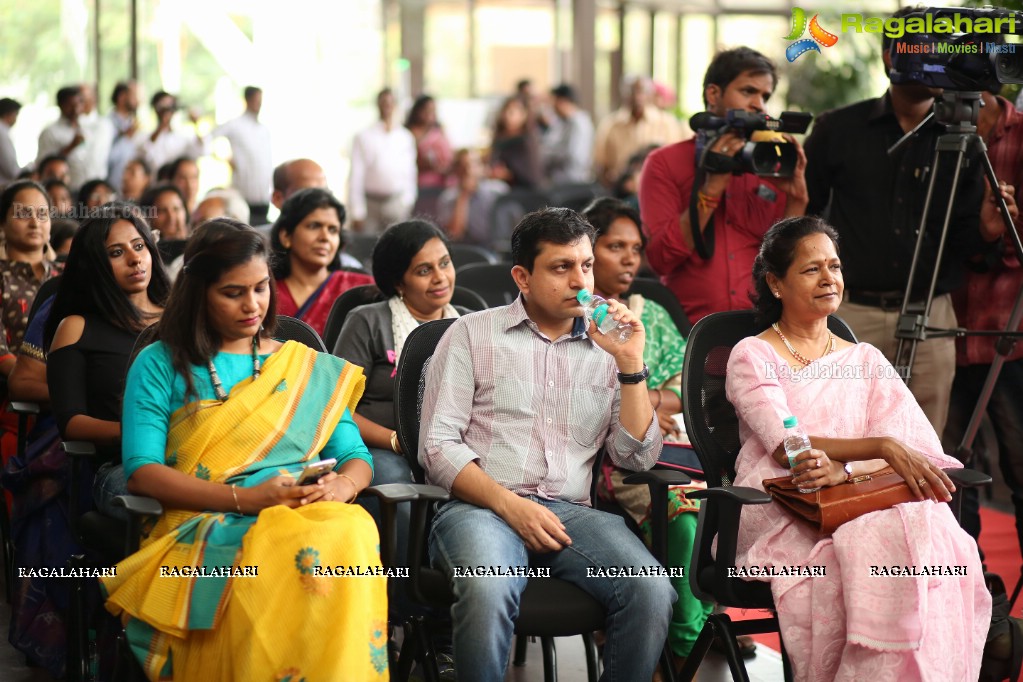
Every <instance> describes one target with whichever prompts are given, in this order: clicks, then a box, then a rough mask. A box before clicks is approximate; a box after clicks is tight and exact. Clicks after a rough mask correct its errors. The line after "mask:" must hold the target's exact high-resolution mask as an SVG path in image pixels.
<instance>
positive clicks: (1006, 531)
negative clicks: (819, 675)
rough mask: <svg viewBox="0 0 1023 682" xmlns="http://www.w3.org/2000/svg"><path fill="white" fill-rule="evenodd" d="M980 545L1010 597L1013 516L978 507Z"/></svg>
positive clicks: (734, 613)
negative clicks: (1003, 582) (1000, 577)
mask: <svg viewBox="0 0 1023 682" xmlns="http://www.w3.org/2000/svg"><path fill="white" fill-rule="evenodd" d="M980 523H981V533H980V546H981V549H983V550H984V560H985V563H986V564H987V569H988V570H989V571H993V572H994V573H997V574H998V575H1000V576H1002V580H1004V581H1005V588H1006V589H1007V590H1008V591H1009V596H1010V597H1011V596H1012V590H1013V587H1015V585H1016V581H1017V580H1019V575H1020V565H1021V562H1023V559H1021V557H1020V548H1019V541H1018V540H1017V539H1016V519H1015V517H1013V516H1012V515H1011V514H1004V513H1002V512H999V511H995V510H993V509H987V508H985V507H981V509H980ZM765 613H766V612H764V611H740V610H738V609H728V615H730V616H731V617H732V620H746V619H747V618H762V617H763V616H764V614H765ZM1012 615H1014V616H1023V595H1021V596H1020V598H1019V599H1017V600H1016V606H1015V607H1014V608H1013V609H1012ZM753 639H755V640H756V641H757V643H758V644H759V645H763V646H767V647H770V648H771V649H774V650H775V651H778V650H779V649H780V644H779V641H778V635H777V634H776V633H775V634H769V635H754V636H753Z"/></svg>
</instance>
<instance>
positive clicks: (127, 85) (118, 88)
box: [110, 81, 134, 107]
mask: <svg viewBox="0 0 1023 682" xmlns="http://www.w3.org/2000/svg"><path fill="white" fill-rule="evenodd" d="M133 82H134V81H117V84H116V85H115V86H114V91H113V92H112V93H111V94H110V103H111V104H113V105H114V106H115V107H116V106H117V100H118V99H120V97H121V95H123V94H124V93H126V92H128V91H129V90H130V89H131V84H132V83H133Z"/></svg>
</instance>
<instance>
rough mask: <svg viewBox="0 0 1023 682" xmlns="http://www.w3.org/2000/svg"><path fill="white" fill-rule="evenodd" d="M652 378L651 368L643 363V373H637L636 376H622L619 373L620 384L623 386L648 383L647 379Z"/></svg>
mask: <svg viewBox="0 0 1023 682" xmlns="http://www.w3.org/2000/svg"><path fill="white" fill-rule="evenodd" d="M648 376H650V368H649V367H647V366H646V363H645V362H644V363H643V371H641V372H636V373H635V374H622V373H621V372H619V373H618V383H621V384H638V383H640V382H641V381H646V378H647V377H648Z"/></svg>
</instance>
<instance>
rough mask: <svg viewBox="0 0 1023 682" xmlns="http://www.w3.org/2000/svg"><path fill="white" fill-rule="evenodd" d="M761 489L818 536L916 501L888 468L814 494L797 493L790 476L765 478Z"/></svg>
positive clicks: (904, 482)
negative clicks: (844, 524)
mask: <svg viewBox="0 0 1023 682" xmlns="http://www.w3.org/2000/svg"><path fill="white" fill-rule="evenodd" d="M764 490H766V491H767V492H768V493H769V494H770V495H771V497H773V498H774V501H775V502H777V503H778V504H780V505H782V506H783V507H785V508H786V509H787V510H789V511H790V512H791V513H792V514H794V515H795V516H796V517H797V518H799V519H802V520H804V521H806V522H807V523H809V524H810V525H812V526H814V527H816V528H817V530H818V531H820V533H821V535H831V534H832V533H833V532H835V529H836V528H838V527H839V526H841V525H842V524H843V523H845V522H846V521H851V520H852V519H855V518H858V517H860V516H863V515H864V514H869V513H870V512H872V511H879V510H881V509H890V508H891V507H894V506H895V505H897V504H900V503H902V502H916V501H917V498H916V497H914V496H913V493H911V492H910V491H909V486H908V485H906V481H905V480H903V478H902V476H899V475H898V474H897V473H895V470H894V469H892V468H891V467H885V468H884V469H881V470H880V471H877V472H875V473H872V474H867V475H864V476H857V477H856V478H854V479H852V480H851V481H849V482H847V483H842V484H840V485H833V486H827V487H825V488H821V489H820V490H818V491H816V492H813V493H801V492H799V490H798V486H797V485H796V484H795V483H793V482H792V477H791V476H782V477H780V478H765V479H764Z"/></svg>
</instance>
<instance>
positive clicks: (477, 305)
mask: <svg viewBox="0 0 1023 682" xmlns="http://www.w3.org/2000/svg"><path fill="white" fill-rule="evenodd" d="M451 305H453V306H461V307H462V308H468V309H469V310H471V311H473V312H475V311H477V310H486V309H487V308H489V307H490V306H489V305H487V302H486V300H485V299H484V298H483V297H482V296H480V295H479V294H477V293H476V292H475V291H473V290H472V289H466V288H465V287H460V286H458V285H457V284H456V285H455V290H454V291H453V292H452V293H451Z"/></svg>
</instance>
